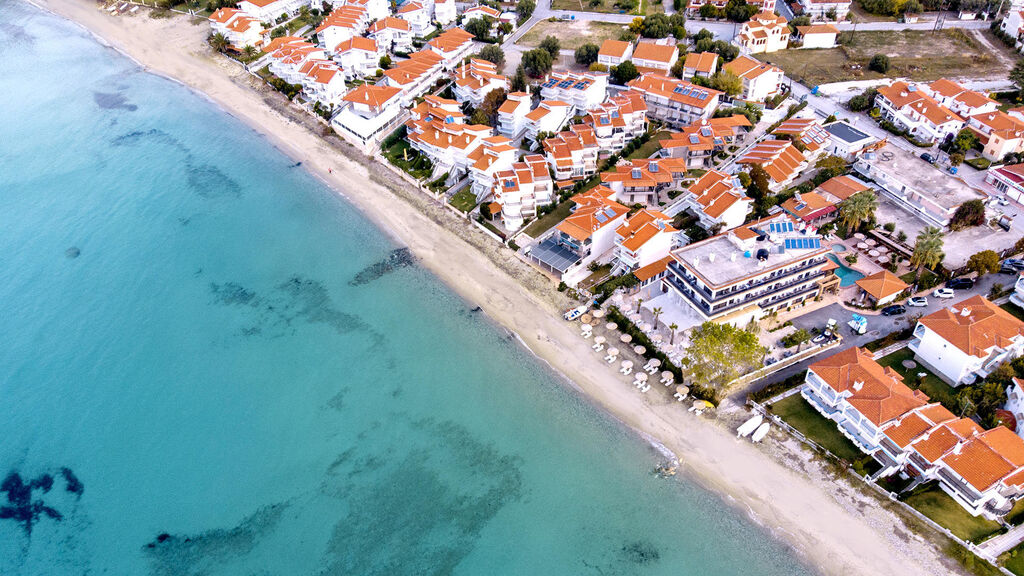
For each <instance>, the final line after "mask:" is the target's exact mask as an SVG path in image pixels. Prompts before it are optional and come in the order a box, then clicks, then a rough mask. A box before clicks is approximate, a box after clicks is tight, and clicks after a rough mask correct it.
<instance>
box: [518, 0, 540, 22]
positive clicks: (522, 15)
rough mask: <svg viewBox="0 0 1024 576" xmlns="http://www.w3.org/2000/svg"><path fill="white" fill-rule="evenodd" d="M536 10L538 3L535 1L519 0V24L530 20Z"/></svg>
mask: <svg viewBox="0 0 1024 576" xmlns="http://www.w3.org/2000/svg"><path fill="white" fill-rule="evenodd" d="M536 8H537V2H536V1H535V0H519V1H518V2H516V19H517V20H518V21H519V24H522V23H523V22H526V21H527V20H529V19H530V16H533V11H534V10H535V9H536Z"/></svg>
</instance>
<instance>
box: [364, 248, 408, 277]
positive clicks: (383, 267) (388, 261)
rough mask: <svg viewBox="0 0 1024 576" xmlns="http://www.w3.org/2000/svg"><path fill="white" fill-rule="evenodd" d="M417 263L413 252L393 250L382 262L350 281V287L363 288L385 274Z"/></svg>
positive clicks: (399, 249) (370, 266) (368, 267)
mask: <svg viewBox="0 0 1024 576" xmlns="http://www.w3.org/2000/svg"><path fill="white" fill-rule="evenodd" d="M415 263H416V257H415V256H413V255H412V252H410V251H409V249H408V248H397V249H395V250H392V251H391V252H390V253H389V254H388V255H387V256H386V257H385V258H384V259H383V260H381V261H380V262H377V263H374V264H371V265H369V266H367V267H366V268H363V269H362V270H360V271H359V273H358V274H356V275H355V277H354V278H352V280H351V281H349V285H350V286H362V285H363V284H369V283H370V282H373V281H374V280H376V279H378V278H380V277H381V276H384V275H385V274H389V273H391V272H394V271H395V270H397V269H399V268H405V267H407V266H412V265H413V264H415Z"/></svg>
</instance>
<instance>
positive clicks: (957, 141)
mask: <svg viewBox="0 0 1024 576" xmlns="http://www.w3.org/2000/svg"><path fill="white" fill-rule="evenodd" d="M977 144H978V135H977V134H975V133H974V130H971V129H970V128H964V129H963V130H961V131H959V132H957V134H956V137H955V138H953V143H952V145H951V146H950V151H953V148H956V149H957V150H959V151H961V152H967V151H968V150H971V149H972V148H974V147H975V146H976V145H977Z"/></svg>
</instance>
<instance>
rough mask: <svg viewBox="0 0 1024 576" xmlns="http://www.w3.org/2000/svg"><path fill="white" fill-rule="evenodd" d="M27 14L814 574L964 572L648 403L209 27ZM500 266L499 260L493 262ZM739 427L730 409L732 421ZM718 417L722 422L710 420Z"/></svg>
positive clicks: (508, 265) (846, 485)
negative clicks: (281, 168) (187, 98)
mask: <svg viewBox="0 0 1024 576" xmlns="http://www.w3.org/2000/svg"><path fill="white" fill-rule="evenodd" d="M35 3H36V4H38V5H40V6H42V7H43V8H45V9H48V10H50V11H52V12H54V13H56V14H59V15H62V16H64V17H66V18H69V19H71V20H74V21H76V22H78V23H79V24H81V25H83V26H84V27H85V28H87V29H88V30H90V31H92V32H93V33H94V34H95V35H97V36H98V37H100V38H102V39H103V40H104V41H105V42H106V43H108V44H110V45H111V46H113V47H115V48H117V49H118V50H120V51H122V52H124V53H125V54H127V55H129V56H130V57H132V58H134V59H135V60H136V61H137V62H139V63H140V64H141V65H143V66H145V67H146V68H147V69H149V70H150V71H153V72H155V73H159V74H162V75H164V76H167V77H169V78H173V79H176V80H178V81H180V82H182V83H184V84H186V85H187V86H190V87H192V88H193V89H195V90H197V91H199V92H201V93H203V94H205V95H206V96H208V97H209V98H210V99H212V100H213V101H214V102H216V103H217V104H219V105H220V106H221V107H223V108H224V109H225V110H227V111H228V112H229V113H231V114H232V115H234V116H236V117H237V118H239V119H241V120H242V121H244V122H245V123H246V124H248V125H249V126H251V127H252V128H253V129H254V130H256V131H258V132H259V133H261V134H263V135H265V136H266V137H267V138H268V139H269V140H270V141H271V142H272V143H274V144H275V145H276V146H277V147H278V148H279V149H280V150H281V151H283V152H284V153H285V154H287V155H289V156H290V157H292V158H294V159H295V160H296V161H302V162H303V166H304V167H307V168H308V169H309V170H310V171H311V172H313V173H314V174H315V175H317V176H318V177H320V178H322V179H323V180H324V181H325V182H327V183H328V184H329V185H331V186H332V187H333V188H334V189H335V190H337V191H338V192H339V193H341V194H343V195H344V196H345V197H346V198H347V199H348V201H350V202H351V203H352V204H353V205H355V206H356V207H357V208H359V209H360V210H361V211H362V212H363V213H364V214H365V215H366V216H367V217H369V218H370V219H371V220H372V221H373V222H374V223H375V224H377V225H378V226H380V227H381V228H383V229H385V230H387V231H389V232H390V233H391V234H392V235H393V236H394V237H395V238H396V239H397V240H399V241H400V242H402V243H403V244H405V245H407V246H408V247H409V248H410V249H411V250H412V251H413V253H414V254H415V255H416V256H417V257H418V258H419V260H420V263H421V264H422V265H423V266H424V267H426V268H427V269H429V270H430V271H432V272H433V273H435V274H436V275H437V276H439V277H440V278H441V279H442V280H443V281H444V282H445V283H446V284H448V285H449V286H450V287H451V288H452V289H453V290H455V291H456V292H457V293H458V294H460V295H461V296H462V297H463V298H465V299H466V300H467V301H469V302H471V303H473V304H476V305H479V306H481V307H482V308H483V310H484V311H485V312H486V313H487V314H488V315H489V316H490V317H491V318H493V319H494V320H495V321H496V322H497V323H499V324H501V325H502V326H504V327H506V328H507V329H509V330H512V331H514V332H516V333H517V334H519V335H520V336H521V338H522V340H523V342H524V343H525V344H526V345H527V346H528V347H529V348H530V349H531V350H532V351H533V352H534V353H535V354H536V355H537V356H538V357H539V358H541V359H542V360H544V361H546V362H547V363H549V364H550V365H551V366H552V367H553V368H554V369H556V370H558V371H559V372H561V373H562V374H564V375H565V376H566V377H567V378H568V379H569V380H570V381H571V382H573V383H574V384H575V386H576V387H578V389H579V390H580V391H581V392H582V393H583V394H585V395H587V396H588V397H589V398H590V399H592V401H593V402H595V403H596V404H598V405H600V406H602V407H603V408H604V409H606V410H607V411H608V412H609V413H610V414H612V415H613V416H614V417H616V418H618V419H619V420H621V421H622V422H624V423H625V424H627V425H628V426H631V427H633V428H635V429H636V430H638V431H640V432H641V433H642V434H644V435H646V436H648V437H649V438H653V439H655V440H656V441H657V442H660V443H661V444H663V445H665V446H666V447H667V448H668V449H670V450H672V451H673V452H674V453H676V454H677V455H678V456H679V458H680V459H681V460H682V462H683V469H684V473H685V474H687V475H689V476H690V477H692V478H694V479H695V480H696V481H698V482H700V483H701V484H702V485H704V486H707V487H708V488H710V489H712V490H714V491H715V492H717V493H719V494H721V495H722V496H723V497H724V498H725V499H726V500H728V501H731V502H732V503H734V504H735V505H736V506H739V507H741V508H743V509H745V510H747V511H749V513H750V515H751V517H752V518H754V520H755V521H756V522H758V523H760V524H762V525H764V526H765V527H767V528H768V529H770V530H771V531H772V532H773V533H775V534H776V535H777V536H778V537H779V538H781V539H783V540H784V541H786V542H787V543H789V544H790V545H792V547H793V548H794V549H795V550H796V551H797V552H798V553H799V554H800V555H801V556H802V557H803V558H805V559H806V561H807V562H808V563H809V564H810V565H812V566H814V567H816V568H817V569H818V570H819V571H821V572H822V573H826V574H844V575H848V574H866V575H868V574H870V575H873V574H900V575H908V574H921V575H937V574H951V573H960V572H961V569H960V568H959V567H958V566H957V565H956V564H955V563H954V562H953V561H952V560H950V559H949V558H948V557H946V556H945V555H944V554H943V553H942V551H941V550H940V545H942V542H941V540H939V539H937V538H931V537H927V538H926V537H922V536H920V535H918V534H916V533H915V532H913V531H912V530H910V529H909V528H907V527H906V526H905V525H904V522H903V521H902V519H901V518H900V516H899V515H897V514H896V513H894V512H892V511H891V510H890V509H889V507H888V506H885V505H883V503H882V502H881V501H880V500H879V499H878V498H876V497H874V496H872V495H867V494H865V493H864V492H863V491H862V490H861V489H860V488H859V487H856V486H854V485H853V484H851V482H850V480H848V479H846V478H841V479H838V480H837V479H836V478H834V476H833V475H832V473H831V472H830V471H828V470H827V468H826V467H825V466H823V465H821V464H819V463H818V462H817V461H815V460H813V459H812V457H811V456H810V455H809V454H808V453H807V451H805V450H803V449H802V448H801V447H800V446H798V445H797V444H796V443H795V441H793V440H792V439H789V438H781V435H777V436H776V437H775V438H774V439H770V440H769V441H768V442H766V445H765V446H761V447H758V446H754V445H752V444H750V443H749V442H747V441H741V440H737V439H736V438H735V434H734V432H733V431H732V429H731V428H728V427H726V426H725V425H723V424H721V423H718V424H716V423H714V422H711V421H708V419H707V418H706V417H698V416H694V415H692V414H689V413H687V412H686V411H685V408H684V407H683V405H680V404H677V403H675V402H669V401H668V399H667V394H664V393H661V392H662V391H660V390H659V391H658V392H659V393H658V394H653V393H651V394H646V395H644V394H640V393H638V392H637V391H636V390H635V389H634V388H633V387H632V386H629V385H628V384H626V383H624V381H623V380H622V378H620V377H617V376H618V374H617V373H616V372H615V371H614V370H612V369H610V368H609V367H608V366H607V365H606V364H604V363H603V362H601V361H600V358H599V357H598V356H597V355H596V354H594V353H593V351H592V350H591V349H590V343H589V342H588V341H586V340H583V339H581V338H580V337H579V336H578V334H577V333H576V331H575V330H574V329H573V328H574V327H573V326H572V325H569V324H568V323H566V322H564V321H563V320H562V319H561V317H560V315H559V314H558V310H557V308H558V305H559V304H558V302H559V301H558V298H559V297H560V295H558V293H557V292H555V291H554V289H553V286H550V282H548V281H547V280H546V279H544V278H543V277H541V276H540V275H539V274H536V273H534V272H532V271H531V270H530V269H529V268H528V267H526V266H525V265H524V264H522V263H521V262H519V261H517V260H515V259H514V258H513V257H512V254H511V252H509V251H507V250H504V252H499V248H498V247H497V246H495V247H494V248H491V249H490V251H491V253H490V254H487V253H485V252H484V251H481V249H480V248H479V245H478V244H477V243H475V242H472V241H467V240H466V239H465V238H464V237H463V236H464V235H463V234H461V233H460V234H456V233H454V232H453V231H452V229H450V228H449V226H451V227H458V226H461V227H464V228H467V230H471V229H469V227H468V226H467V225H466V224H465V222H464V221H463V222H459V221H458V220H457V219H456V218H455V217H454V216H453V215H451V214H450V213H448V212H447V211H445V210H444V209H442V208H439V207H435V209H434V211H433V213H432V212H431V211H430V210H427V209H424V208H423V206H424V205H426V206H429V204H430V203H429V201H427V199H426V198H425V197H423V200H422V203H421V205H420V206H417V205H414V204H416V202H410V201H406V200H405V199H403V198H402V194H396V193H395V191H393V190H392V189H391V188H392V187H393V186H394V185H393V184H391V185H389V180H388V179H387V178H386V177H384V176H382V172H383V171H384V169H383V168H381V167H379V166H368V165H370V164H371V162H370V160H369V159H367V158H361V159H360V158H356V159H350V158H348V157H346V156H345V155H343V154H341V153H339V152H338V151H337V150H336V149H335V148H334V147H333V145H332V144H330V143H328V142H326V141H325V140H324V139H322V138H321V137H319V136H318V135H317V134H315V133H314V132H312V131H311V130H309V129H308V128H307V127H306V126H304V125H303V124H300V123H297V122H294V121H292V120H290V119H289V118H287V117H286V116H285V115H283V114H281V113H280V112H278V111H276V110H275V109H274V108H273V107H272V106H269V105H268V104H267V102H266V101H265V97H264V95H263V94H261V92H260V91H257V90H255V89H254V88H253V86H252V85H251V83H250V78H249V77H248V75H246V74H245V73H244V72H242V71H241V70H240V68H239V66H238V65H237V64H235V63H233V62H230V61H228V60H227V59H226V58H223V57H221V56H219V55H217V54H214V53H213V52H212V51H211V50H210V49H209V48H207V46H206V43H205V37H206V35H207V34H208V25H207V24H206V23H205V22H202V23H199V24H198V25H197V24H193V23H192V22H190V21H189V19H187V18H185V17H182V16H175V17H173V18H169V19H152V18H149V17H148V16H147V13H146V12H145V11H140V13H139V14H137V15H134V16H130V17H129V16H111V15H109V14H107V13H105V12H103V11H101V10H100V9H98V8H97V6H96V5H95V4H94V3H93V2H90V1H84V0H35ZM328 169H331V173H328ZM410 192H411V194H418V193H417V192H415V191H410ZM405 196H406V197H407V198H408V196H409V192H406V194H405ZM445 219H447V220H445ZM439 222H440V223H439ZM442 224H445V225H442ZM469 234H477V235H478V236H481V237H482V235H480V234H478V233H477V232H476V231H475V230H472V231H471V232H470V231H467V232H466V234H465V235H469ZM481 242H483V241H481ZM491 245H494V243H493V242H491ZM501 255H503V257H504V259H505V262H500V257H501ZM496 260H499V263H500V264H501V265H500V266H499V265H496V263H495V261H496ZM652 392H653V391H652ZM723 411H726V412H728V411H729V409H728V408H724V409H723ZM738 417H739V414H738V410H737V409H736V408H735V407H733V408H732V416H731V419H732V420H735V419H736V418H738ZM719 418H720V419H721V420H728V419H730V416H729V415H728V414H720V416H719ZM652 465H653V463H652Z"/></svg>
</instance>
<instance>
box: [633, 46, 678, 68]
mask: <svg viewBox="0 0 1024 576" xmlns="http://www.w3.org/2000/svg"><path fill="white" fill-rule="evenodd" d="M631 60H632V61H633V65H634V66H636V69H637V70H639V71H640V72H657V73H659V74H664V75H666V76H667V75H668V74H669V71H671V70H672V66H674V65H675V63H676V61H678V60H679V49H678V48H676V45H675V44H662V43H659V42H652V41H641V42H638V43H637V45H636V48H634V49H633V57H632V58H631Z"/></svg>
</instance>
